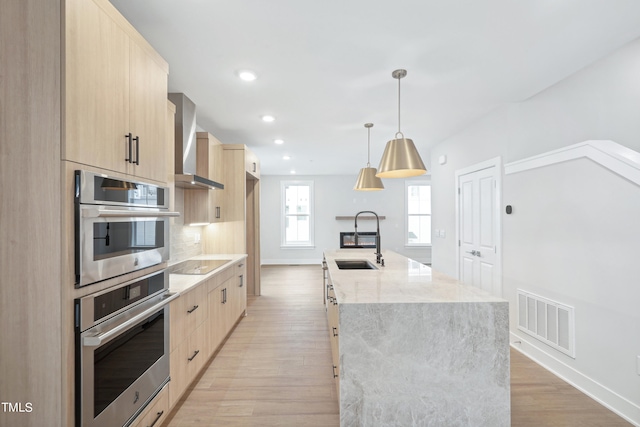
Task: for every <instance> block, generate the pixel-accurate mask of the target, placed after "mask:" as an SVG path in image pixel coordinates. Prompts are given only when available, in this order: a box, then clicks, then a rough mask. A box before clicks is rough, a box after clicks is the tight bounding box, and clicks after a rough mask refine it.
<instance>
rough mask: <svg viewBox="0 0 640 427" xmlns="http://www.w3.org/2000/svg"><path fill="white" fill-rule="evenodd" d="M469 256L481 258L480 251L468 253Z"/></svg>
mask: <svg viewBox="0 0 640 427" xmlns="http://www.w3.org/2000/svg"><path fill="white" fill-rule="evenodd" d="M466 252H467V253H468V254H471V255H473V256H478V257H479V256H481V254H480V251H476V250H475V249H474V250H472V251H466Z"/></svg>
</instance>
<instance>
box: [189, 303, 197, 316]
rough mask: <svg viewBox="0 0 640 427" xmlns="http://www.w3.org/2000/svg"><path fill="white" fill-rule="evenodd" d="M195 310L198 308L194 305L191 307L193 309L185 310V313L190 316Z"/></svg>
mask: <svg viewBox="0 0 640 427" xmlns="http://www.w3.org/2000/svg"><path fill="white" fill-rule="evenodd" d="M197 309H198V306H197V305H194V306H193V308H192V309H191V310H187V313H189V314H191V313H193V312H194V311H196V310H197Z"/></svg>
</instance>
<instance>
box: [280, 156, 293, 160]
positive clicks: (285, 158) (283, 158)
mask: <svg viewBox="0 0 640 427" xmlns="http://www.w3.org/2000/svg"><path fill="white" fill-rule="evenodd" d="M290 159H291V157H289V156H282V160H290Z"/></svg>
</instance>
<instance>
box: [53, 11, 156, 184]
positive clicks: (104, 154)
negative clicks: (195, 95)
mask: <svg viewBox="0 0 640 427" xmlns="http://www.w3.org/2000/svg"><path fill="white" fill-rule="evenodd" d="M66 20H67V22H66V23H67V30H66V40H65V42H66V50H65V72H66V76H65V82H66V84H65V91H66V92H65V94H66V97H65V103H66V105H65V107H66V108H65V131H66V138H65V144H64V145H63V158H64V159H65V160H71V161H74V162H78V163H82V164H86V165H93V166H98V167H101V168H104V169H108V170H113V171H117V172H122V173H126V172H127V168H128V165H129V163H128V162H127V161H126V160H125V159H126V158H127V155H128V145H127V144H128V141H127V139H126V137H125V135H126V134H127V133H129V132H130V131H129V128H130V126H129V49H130V39H129V36H128V35H127V34H126V33H125V32H124V31H123V30H122V28H121V27H119V26H118V25H117V24H116V23H115V22H113V20H112V19H111V18H110V17H109V16H108V15H107V14H106V13H104V12H103V11H102V9H101V8H100V7H98V6H97V5H96V4H95V3H94V2H93V1H87V0H68V1H67V7H66ZM164 105H165V106H166V103H165V104H164Z"/></svg>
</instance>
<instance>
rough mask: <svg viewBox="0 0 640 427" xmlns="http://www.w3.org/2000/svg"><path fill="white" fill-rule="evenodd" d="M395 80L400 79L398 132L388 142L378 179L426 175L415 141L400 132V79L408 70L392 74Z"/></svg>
mask: <svg viewBox="0 0 640 427" xmlns="http://www.w3.org/2000/svg"><path fill="white" fill-rule="evenodd" d="M391 75H392V76H393V78H394V79H398V132H397V133H396V136H395V138H394V139H392V140H390V141H389V142H387V146H386V147H385V149H384V153H383V154H382V159H381V160H380V166H379V167H378V173H377V174H376V176H377V177H378V178H408V177H411V176H418V175H422V174H425V173H426V172H427V168H426V167H425V166H424V163H423V162H422V159H421V158H420V154H418V150H417V149H416V146H415V145H414V144H413V141H412V140H411V139H409V138H405V137H404V135H403V134H402V132H400V79H402V78H403V77H405V76H406V75H407V71H406V70H395V71H394V72H393V73H391Z"/></svg>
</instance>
